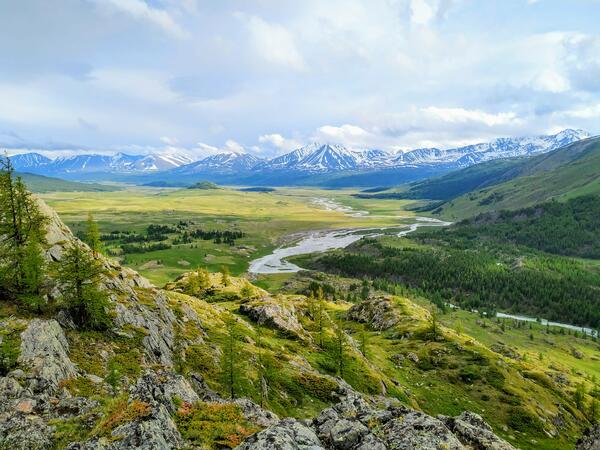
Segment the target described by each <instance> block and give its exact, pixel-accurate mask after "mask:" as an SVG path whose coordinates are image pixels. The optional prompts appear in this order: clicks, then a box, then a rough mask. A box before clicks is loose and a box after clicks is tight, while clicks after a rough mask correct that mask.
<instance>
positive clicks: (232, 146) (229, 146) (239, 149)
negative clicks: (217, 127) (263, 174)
mask: <svg viewBox="0 0 600 450" xmlns="http://www.w3.org/2000/svg"><path fill="white" fill-rule="evenodd" d="M224 150H226V151H229V152H235V153H244V152H245V150H244V147H243V146H242V145H241V144H239V143H237V142H235V141H234V140H233V139H228V140H227V141H226V142H225V148H224Z"/></svg>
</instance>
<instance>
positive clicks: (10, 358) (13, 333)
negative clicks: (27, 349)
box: [0, 329, 21, 376]
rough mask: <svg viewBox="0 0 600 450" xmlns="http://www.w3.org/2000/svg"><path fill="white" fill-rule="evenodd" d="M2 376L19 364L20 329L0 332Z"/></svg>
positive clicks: (0, 373) (0, 368) (0, 370)
mask: <svg viewBox="0 0 600 450" xmlns="http://www.w3.org/2000/svg"><path fill="white" fill-rule="evenodd" d="M0 339H1V342H0V376H4V375H6V374H7V373H8V372H10V371H11V370H13V369H16V368H17V366H18V363H17V360H18V359H19V355H20V354H21V336H20V332H19V331H18V330H11V329H8V330H5V331H4V330H3V331H2V332H0Z"/></svg>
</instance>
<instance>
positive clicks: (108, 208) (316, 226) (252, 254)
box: [40, 187, 413, 285]
mask: <svg viewBox="0 0 600 450" xmlns="http://www.w3.org/2000/svg"><path fill="white" fill-rule="evenodd" d="M355 192H356V191H353V190H319V189H278V190H276V191H274V192H270V193H262V192H242V191H239V190H236V189H226V188H223V189H210V190H196V189H166V188H162V189H161V188H138V187H128V188H125V189H122V190H119V191H114V192H54V193H46V194H41V195H40V196H41V197H42V198H43V199H44V200H45V201H46V202H47V203H48V204H49V205H50V206H51V207H52V208H54V209H55V210H56V211H57V212H58V214H59V215H60V217H61V219H62V220H63V221H65V223H67V225H69V226H70V227H71V229H72V230H73V232H74V233H78V232H82V231H83V230H84V228H85V221H86V219H87V215H88V213H92V214H93V215H94V218H95V219H96V220H97V221H98V224H99V227H100V231H101V233H102V234H110V233H111V232H130V233H140V234H142V233H144V232H145V231H146V229H147V227H148V226H149V225H168V226H175V225H177V224H178V223H179V222H180V221H190V222H192V223H193V224H194V226H196V227H201V228H202V229H205V230H219V231H227V230H228V231H241V232H242V233H244V237H243V238H241V239H236V241H235V244H234V245H227V244H216V243H214V242H213V241H212V240H194V241H193V242H191V243H185V244H175V245H172V247H171V248H169V249H162V250H154V251H149V252H145V253H134V254H126V255H119V256H117V258H119V259H120V260H121V261H122V262H123V263H124V264H125V265H127V266H129V267H131V268H133V269H135V270H137V271H139V272H140V273H141V274H142V275H144V276H146V277H148V278H149V279H150V280H152V281H153V282H154V283H156V284H158V285H163V284H164V283H166V282H167V281H170V280H173V279H174V278H176V277H177V276H178V275H180V274H182V273H184V272H186V271H189V270H190V269H191V268H196V267H205V268H207V269H208V270H211V271H218V270H220V268H221V266H223V265H226V266H228V267H229V269H230V271H231V272H232V273H233V274H241V273H243V272H245V271H246V270H247V268H248V264H249V262H250V261H251V260H252V259H254V258H257V257H260V256H262V255H265V254H267V253H269V252H271V251H272V250H273V249H274V248H276V247H277V246H279V245H281V244H282V243H284V242H286V241H288V240H290V239H293V238H289V237H288V236H289V235H294V234H296V233H301V232H306V231H309V230H324V229H337V228H355V227H356V228H360V227H380V226H394V225H399V224H402V223H404V222H406V221H407V219H410V217H411V216H412V215H413V213H411V212H410V211H406V209H405V207H406V206H407V205H408V204H410V203H411V201H398V200H375V199H356V198H353V197H352V196H351V195H352V194H353V193H355ZM315 199H328V200H333V201H335V202H336V203H337V204H340V205H343V206H346V207H351V208H353V209H354V210H357V211H365V212H367V213H368V214H364V215H359V216H350V215H349V214H347V213H345V212H343V211H334V210H328V209H327V208H326V207H325V206H323V205H322V204H318V203H316V202H315ZM116 244H117V243H113V242H106V250H111V248H112V249H113V250H114V247H115V246H116ZM169 244H173V242H172V239H171V240H170V241H169Z"/></svg>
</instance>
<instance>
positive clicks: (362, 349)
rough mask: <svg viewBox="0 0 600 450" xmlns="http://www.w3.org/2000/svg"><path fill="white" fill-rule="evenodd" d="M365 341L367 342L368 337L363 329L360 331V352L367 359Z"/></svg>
mask: <svg viewBox="0 0 600 450" xmlns="http://www.w3.org/2000/svg"><path fill="white" fill-rule="evenodd" d="M367 341H368V336H367V333H366V331H365V329H364V327H363V328H362V329H361V330H360V352H361V353H362V355H363V356H364V357H365V358H367V359H369V357H368V356H367Z"/></svg>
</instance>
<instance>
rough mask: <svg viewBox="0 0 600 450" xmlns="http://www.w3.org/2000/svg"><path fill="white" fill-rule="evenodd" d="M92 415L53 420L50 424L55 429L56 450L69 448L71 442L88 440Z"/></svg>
mask: <svg viewBox="0 0 600 450" xmlns="http://www.w3.org/2000/svg"><path fill="white" fill-rule="evenodd" d="M89 419H90V415H89V414H87V415H82V416H77V417H73V418H69V419H53V420H50V421H48V424H49V425H50V426H52V427H54V434H53V439H54V447H53V448H54V449H55V450H59V449H63V448H65V447H67V445H68V444H70V443H71V442H82V441H84V440H86V439H87V437H88V435H89V432H90V426H89Z"/></svg>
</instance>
